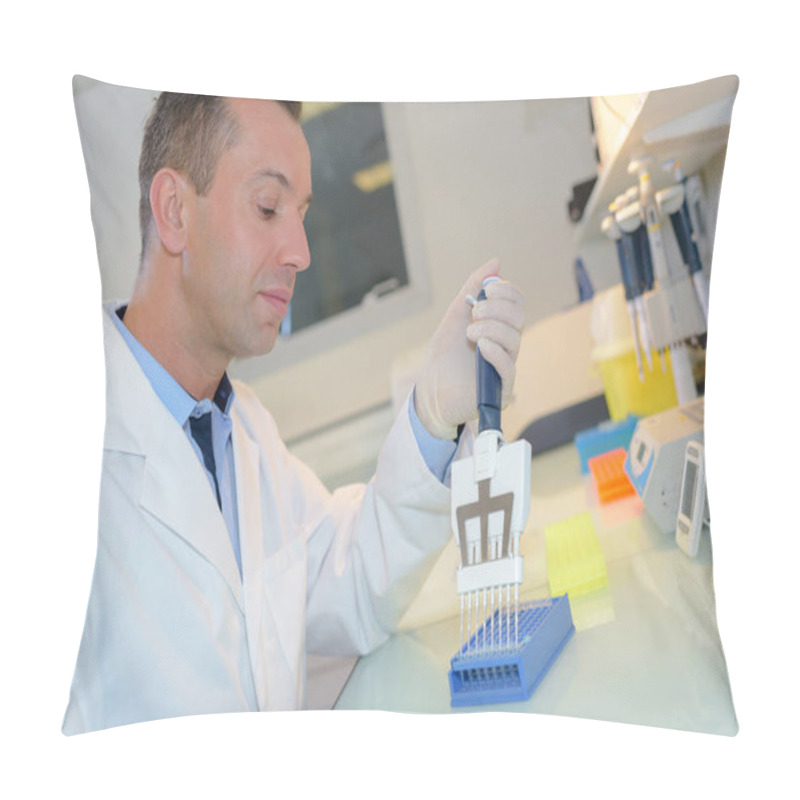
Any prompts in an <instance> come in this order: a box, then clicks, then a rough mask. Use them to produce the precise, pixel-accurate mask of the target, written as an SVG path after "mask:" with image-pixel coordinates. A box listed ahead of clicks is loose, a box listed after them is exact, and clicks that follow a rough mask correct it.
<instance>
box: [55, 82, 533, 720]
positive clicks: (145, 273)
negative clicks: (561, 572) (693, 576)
mask: <svg viewBox="0 0 800 800" xmlns="http://www.w3.org/2000/svg"><path fill="white" fill-rule="evenodd" d="M298 117H299V107H298V106H297V105H296V104H288V103H278V102H273V101H261V100H241V99H223V98H207V97H199V96H189V95H172V94H164V95H162V96H161V97H160V98H159V101H158V103H157V104H156V107H155V109H154V111H153V114H152V115H151V118H150V120H149V122H148V126H147V129H146V132H145V136H144V141H143V146H142V156H141V161H140V181H141V184H142V200H141V204H140V216H141V224H142V242H143V246H142V263H141V268H140V272H139V275H138V276H137V280H136V285H135V288H134V291H133V295H132V297H131V298H130V302H129V303H128V304H127V305H122V306H120V305H119V304H110V305H108V306H107V307H106V308H105V310H104V311H105V313H104V336H105V346H106V371H107V420H106V432H105V442H104V457H103V470H102V481H101V491H100V516H99V539H98V552H97V562H96V566H95V573H94V578H93V583H92V590H91V596H90V599H89V608H88V611H87V618H86V625H85V629H84V634H83V638H82V641H81V647H80V651H79V654H78V662H77V666H76V670H75V677H74V680H73V686H72V691H71V694H70V701H69V705H68V708H67V712H66V716H65V720H64V726H63V730H64V732H65V733H68V734H71V733H77V732H83V731H88V730H96V729H99V728H106V727H110V726H113V725H120V724H125V723H129V722H135V721H141V720H148V719H156V718H164V717H171V716H178V715H185V714H196V713H211V712H222V711H237V710H266V709H292V708H301V707H303V704H304V693H305V654H306V652H317V653H326V654H334V655H335V654H339V655H343V654H358V653H365V652H368V651H369V650H371V649H373V648H374V647H376V646H377V645H379V644H380V643H382V642H383V641H385V640H386V638H387V637H388V636H389V635H390V633H391V632H392V630H393V629H394V627H395V625H396V624H397V622H398V620H399V618H400V616H401V615H402V613H403V611H404V610H405V608H406V607H407V605H408V603H409V602H410V601H411V600H412V599H413V597H414V595H415V593H416V591H417V590H418V589H419V587H420V585H421V583H422V581H423V580H424V578H425V576H426V574H427V572H428V570H429V568H430V567H431V565H432V564H433V562H434V560H435V558H436V557H437V555H438V553H439V552H440V550H441V548H442V547H443V545H444V544H445V542H446V541H447V540H448V538H449V524H448V515H449V491H448V489H447V487H446V485H445V484H444V482H443V480H444V476H445V472H446V468H447V464H448V462H449V460H450V459H452V457H453V455H454V453H455V450H456V446H457V445H456V439H457V438H458V431H459V428H460V426H462V425H463V424H464V423H465V422H466V421H467V420H469V419H471V418H474V417H475V416H476V413H477V410H476V399H475V387H474V382H475V377H474V375H475V373H474V358H475V356H474V342H476V341H480V346H481V349H482V352H483V353H484V355H485V356H486V358H487V360H489V361H490V362H492V363H494V365H495V367H496V368H497V369H498V372H499V373H500V375H501V377H502V378H503V381H504V393H505V396H506V399H507V398H508V396H509V395H510V391H511V387H512V385H513V379H514V361H515V358H516V355H517V352H518V348H519V336H520V330H521V327H522V322H523V315H522V305H521V297H520V294H519V292H518V291H517V290H516V289H515V288H514V287H513V286H512V285H510V284H508V283H506V282H499V283H496V284H493V285H492V286H491V287H490V288H489V290H488V294H489V297H488V299H487V300H486V301H485V302H483V303H480V304H479V305H478V306H477V308H476V309H475V310H474V311H472V310H471V308H470V307H469V306H468V304H467V302H466V297H467V295H468V294H470V293H471V294H475V295H476V294H477V293H478V291H479V289H480V283H481V278H482V277H483V276H484V274H486V273H488V272H489V271H490V270H491V267H492V266H493V265H487V266H486V267H485V268H483V269H482V270H479V271H478V272H476V273H474V274H473V276H472V277H471V279H470V280H469V281H468V282H467V285H466V286H465V287H464V289H463V290H462V292H461V293H460V294H459V296H458V297H457V298H456V299H455V300H454V301H453V304H452V305H451V307H450V309H449V310H448V312H447V314H446V316H445V318H444V320H443V322H442V324H441V325H440V327H439V329H438V330H437V332H436V334H435V336H434V338H433V340H432V342H431V345H430V349H429V352H428V356H427V360H426V363H425V367H424V369H423V371H422V374H421V376H420V378H419V381H418V383H417V385H416V387H415V390H414V393H413V395H412V397H411V398H410V400H409V406H408V409H407V410H406V411H405V412H404V413H403V414H401V415H400V417H399V418H398V420H397V421H396V422H395V424H394V426H393V428H392V430H391V432H390V434H389V436H388V438H387V441H386V443H385V445H384V447H383V449H382V451H381V454H380V456H379V461H378V467H377V470H376V475H375V477H374V478H373V480H372V481H371V482H370V483H369V484H368V485H366V486H360V487H348V488H346V489H343V490H340V491H337V492H335V493H333V494H330V493H329V492H327V491H326V490H325V488H324V487H323V486H322V484H321V483H320V482H319V480H318V479H317V478H316V477H315V476H314V475H313V474H312V473H311V472H310V471H309V470H308V469H307V468H306V467H305V466H304V465H303V464H301V463H299V462H298V461H297V460H296V459H294V458H293V457H292V456H291V455H290V454H289V453H288V452H287V450H286V448H285V447H284V445H283V443H282V442H281V441H280V438H279V436H278V432H277V429H276V426H275V423H274V421H273V420H272V418H271V416H270V415H269V414H268V412H267V411H266V410H265V409H264V408H263V407H262V406H261V404H260V403H259V401H258V400H257V398H256V397H255V395H254V393H253V392H252V391H251V390H250V389H249V388H248V387H247V386H245V385H243V384H239V383H237V384H235V385H233V384H232V383H231V382H230V381H229V380H228V377H227V374H226V370H227V368H228V365H229V363H230V361H231V359H232V358H234V357H246V356H252V355H257V354H263V353H267V352H269V351H270V350H271V349H272V347H273V345H274V343H275V338H276V336H277V333H278V329H279V326H280V323H281V319H282V318H283V315H284V314H285V312H286V309H287V306H288V303H289V300H290V298H291V295H292V291H293V287H294V280H295V276H296V274H297V272H299V271H301V270H304V269H307V268H308V266H309V264H310V254H309V249H308V243H307V241H306V236H305V232H304V227H303V219H304V217H305V214H306V211H307V210H308V207H309V204H310V202H311V178H310V156H309V152H308V146H307V144H306V141H305V138H304V136H303V132H302V129H301V127H300V125H299V122H298ZM423 454H424V455H423ZM434 473H436V474H434Z"/></svg>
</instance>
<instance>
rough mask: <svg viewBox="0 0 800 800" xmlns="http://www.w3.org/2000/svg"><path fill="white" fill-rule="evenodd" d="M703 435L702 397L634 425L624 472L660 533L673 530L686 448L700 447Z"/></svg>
mask: <svg viewBox="0 0 800 800" xmlns="http://www.w3.org/2000/svg"><path fill="white" fill-rule="evenodd" d="M703 431H704V398H703V397H699V398H697V399H696V400H694V401H693V402H691V403H689V404H687V405H683V406H680V407H678V408H671V409H668V410H667V411H663V412H661V413H660V414H654V415H653V416H650V417H646V418H645V419H641V420H639V422H638V423H637V425H636V430H635V431H634V434H633V438H632V439H631V444H630V447H629V448H628V456H627V458H626V460H625V471H626V472H627V473H628V477H629V478H630V479H631V483H633V486H634V488H635V489H636V491H637V493H638V494H639V497H641V499H642V503H643V505H644V508H645V511H647V513H648V514H649V516H650V517H651V518H652V520H653V521H654V522H655V524H656V526H657V527H658V529H659V530H660V531H661V532H662V533H668V532H671V531H674V530H675V520H676V519H677V515H678V502H679V497H680V488H681V478H682V476H683V464H684V456H685V453H686V445H687V444H688V443H689V442H699V443H700V444H702V443H703Z"/></svg>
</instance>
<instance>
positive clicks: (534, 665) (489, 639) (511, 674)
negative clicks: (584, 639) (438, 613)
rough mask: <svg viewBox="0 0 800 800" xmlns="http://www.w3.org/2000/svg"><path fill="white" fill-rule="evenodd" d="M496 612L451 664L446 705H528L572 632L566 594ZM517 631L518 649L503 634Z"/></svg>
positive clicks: (572, 627)
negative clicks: (510, 627)
mask: <svg viewBox="0 0 800 800" xmlns="http://www.w3.org/2000/svg"><path fill="white" fill-rule="evenodd" d="M518 613H519V616H518V618H515V612H514V610H513V609H512V610H510V611H508V610H498V611H496V612H495V613H494V614H493V615H492V617H490V618H489V619H487V620H486V621H485V622H484V624H483V626H482V627H481V628H480V629H479V630H478V631H477V632H476V633H475V635H474V636H473V637H472V638H471V639H470V640H469V641H468V642H467V643H466V644H465V645H464V646H463V647H462V648H461V650H460V651H459V652H458V653H457V654H456V655H455V656H454V657H453V658H452V659H451V660H450V667H451V669H450V672H449V675H448V677H449V680H450V705H451V706H454V707H455V706H475V705H486V704H489V703H508V702H515V701H519V700H527V699H528V698H529V697H530V696H531V694H532V693H533V690H534V689H535V688H536V687H537V686H538V684H539V682H540V681H541V680H542V678H543V677H544V676H545V674H546V673H547V671H548V670H549V669H550V666H551V665H552V663H553V661H555V659H556V657H557V656H558V654H559V653H560V652H561V650H562V648H563V647H564V645H565V644H566V642H567V640H568V639H569V637H570V636H571V635H572V633H573V631H574V630H575V627H574V625H573V624H572V614H571V612H570V607H569V600H568V598H567V596H566V595H563V596H561V597H555V598H553V599H552V600H548V599H546V600H538V601H535V602H530V603H522V604H521V605H520V606H519V612H518ZM509 625H510V626H514V625H516V626H517V630H518V635H517V639H516V642H517V643H516V644H514V643H513V641H512V643H511V644H508V645H507V644H504V642H505V641H506V640H505V639H502V638H501V632H502V631H505V630H507V629H508V626H509Z"/></svg>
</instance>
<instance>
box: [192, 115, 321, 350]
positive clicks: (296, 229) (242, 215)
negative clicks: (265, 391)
mask: <svg viewBox="0 0 800 800" xmlns="http://www.w3.org/2000/svg"><path fill="white" fill-rule="evenodd" d="M228 103H229V104H230V108H231V110H232V111H233V113H234V114H235V115H236V117H237V120H238V122H239V127H240V131H239V134H238V136H237V139H236V142H235V144H234V145H233V146H232V147H230V148H228V149H227V150H226V151H225V152H224V153H223V154H222V156H221V158H220V160H219V163H218V165H217V170H216V173H215V176H214V180H213V182H212V184H211V188H210V190H209V191H208V192H207V194H206V195H205V196H203V197H200V196H198V195H197V194H195V193H194V192H193V191H190V192H189V198H188V203H187V210H188V213H189V215H190V217H189V220H190V222H189V227H188V240H187V246H186V249H185V251H184V254H183V263H182V280H183V291H184V296H185V298H186V300H187V305H188V308H189V314H190V319H191V323H190V327H191V331H190V336H191V338H192V339H193V345H192V346H196V347H198V348H204V349H206V350H207V351H208V353H209V355H212V356H213V357H217V356H219V357H224V358H225V359H227V360H228V361H229V360H230V359H231V358H234V357H240V358H241V357H246V356H253V355H261V354H264V353H268V352H269V351H270V350H272V347H273V346H274V344H275V338H276V336H277V334H278V330H279V328H280V324H281V320H282V319H283V317H284V316H285V314H286V310H287V306H288V304H289V300H290V299H291V296H292V291H293V289H294V281H295V276H296V274H297V272H298V271H299V270H303V269H306V268H307V267H308V266H309V264H310V261H311V257H310V254H309V250H308V242H307V240H306V234H305V229H304V227H303V220H304V218H305V214H306V211H307V209H308V205H309V203H310V201H311V158H310V155H309V151H308V145H307V143H306V140H305V137H304V136H303V132H302V129H301V128H300V125H299V124H298V123H297V122H295V121H294V120H293V119H292V118H291V117H290V116H289V114H288V113H287V112H286V110H285V109H283V108H282V107H281V106H280V105H278V104H277V103H274V102H271V101H264V100H238V99H231V100H229V101H228Z"/></svg>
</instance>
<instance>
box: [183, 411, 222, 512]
mask: <svg viewBox="0 0 800 800" xmlns="http://www.w3.org/2000/svg"><path fill="white" fill-rule="evenodd" d="M189 427H190V428H191V430H192V436H193V437H194V440H195V441H196V442H197V444H198V446H199V447H200V452H201V453H202V454H203V462H204V463H205V465H206V469H207V470H208V471H209V472H210V473H211V474H212V476H213V477H214V489H215V490H216V492H217V505H218V506H219V507H220V509H221V508H222V499H221V498H220V495H219V483H217V464H216V461H215V460H214V447H213V446H212V444H211V412H210V411H208V412H206V413H205V414H203V415H202V416H200V417H189Z"/></svg>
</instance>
